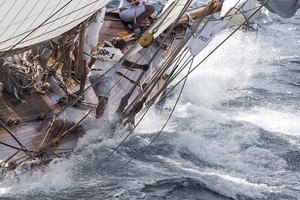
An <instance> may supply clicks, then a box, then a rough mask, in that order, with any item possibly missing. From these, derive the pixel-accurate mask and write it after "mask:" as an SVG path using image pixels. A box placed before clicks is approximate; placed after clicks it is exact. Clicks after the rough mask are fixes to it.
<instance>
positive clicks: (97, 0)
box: [0, 0, 99, 48]
mask: <svg viewBox="0 0 300 200" xmlns="http://www.w3.org/2000/svg"><path fill="white" fill-rule="evenodd" d="M71 1H73V0H71ZM97 2H99V0H95V1H93V2H92V3H90V4H87V5H85V6H83V7H81V8H79V9H77V10H73V11H72V12H70V13H67V14H65V15H63V16H62V17H60V18H56V19H53V20H52V21H47V20H48V19H47V20H46V21H47V23H44V24H43V25H41V26H40V27H43V26H46V25H48V24H50V23H53V22H55V21H57V20H60V19H61V18H64V17H68V16H69V15H70V14H73V13H75V12H77V11H79V10H83V9H84V8H86V7H88V6H91V5H92V4H94V3H97ZM61 9H62V8H61ZM58 12H59V11H56V12H55V13H54V14H53V15H55V14H56V13H58ZM91 13H93V12H91ZM91 13H89V14H88V15H90V14H91ZM53 15H51V17H53ZM88 15H85V16H82V17H80V18H79V19H76V20H73V21H71V22H69V23H68V24H66V25H69V24H71V23H73V22H75V21H78V20H80V19H82V18H85V17H86V16H88ZM66 25H65V26H66ZM40 27H38V28H40ZM62 27H64V26H62ZM38 28H36V29H38ZM59 28H61V27H58V28H56V29H53V30H51V31H49V32H48V33H50V32H53V31H55V30H57V29H59ZM34 31H35V30H34V29H33V30H28V29H27V30H26V31H25V32H23V33H20V34H19V35H16V36H14V37H12V38H10V39H7V40H4V41H1V43H3V42H7V41H9V40H12V39H14V38H17V37H20V36H22V35H24V34H26V33H28V32H34ZM30 34H31V33H30ZM30 34H29V35H30ZM41 35H45V34H41ZM37 37H40V36H36V37H34V38H37ZM34 38H31V39H30V40H32V39H34ZM30 40H25V42H27V41H30ZM1 43H0V44H1ZM12 48H13V47H12Z"/></svg>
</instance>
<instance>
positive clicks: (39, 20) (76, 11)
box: [0, 0, 110, 52]
mask: <svg viewBox="0 0 300 200" xmlns="http://www.w3.org/2000/svg"><path fill="white" fill-rule="evenodd" d="M108 2H110V0H101V1H99V0H98V1H81V0H51V1H50V0H48V2H47V3H45V1H40V0H31V1H23V0H16V1H4V0H2V1H1V2H0V5H1V7H0V19H1V21H0V30H1V31H0V52H5V51H9V50H12V49H19V48H24V47H26V46H30V45H34V44H37V43H40V42H42V41H46V40H49V39H51V38H54V37H56V36H58V35H61V34H62V33H64V32H66V31H68V30H70V29H71V28H73V27H75V26H76V25H78V24H80V23H81V22H82V21H84V20H85V19H87V18H88V17H90V16H91V15H92V14H94V13H95V11H97V10H99V9H100V8H102V7H104V6H105V5H106V4H107V3H108Z"/></svg>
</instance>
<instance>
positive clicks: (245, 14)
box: [220, 0, 269, 27]
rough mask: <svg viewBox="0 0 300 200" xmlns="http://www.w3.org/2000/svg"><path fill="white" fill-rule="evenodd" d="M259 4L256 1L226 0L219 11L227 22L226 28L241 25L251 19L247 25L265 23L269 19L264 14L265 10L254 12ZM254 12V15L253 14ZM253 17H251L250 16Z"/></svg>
mask: <svg viewBox="0 0 300 200" xmlns="http://www.w3.org/2000/svg"><path fill="white" fill-rule="evenodd" d="M259 6H260V3H259V2H258V1H257V0H226V1H224V3H223V5H222V9H221V14H220V15H221V17H222V18H223V19H226V20H228V21H229V22H228V24H227V26H229V27H230V26H234V25H239V24H241V23H243V22H244V21H245V20H246V19H248V18H249V17H251V18H250V19H249V20H248V22H249V23H256V24H260V23H266V22H268V21H269V18H268V16H267V14H266V9H265V8H262V9H260V10H259V11H258V12H256V10H257V8H259ZM254 12H256V13H255V14H254V15H253V13H254ZM252 15H253V16H252Z"/></svg>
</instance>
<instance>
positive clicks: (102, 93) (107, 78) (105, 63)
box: [88, 37, 149, 119]
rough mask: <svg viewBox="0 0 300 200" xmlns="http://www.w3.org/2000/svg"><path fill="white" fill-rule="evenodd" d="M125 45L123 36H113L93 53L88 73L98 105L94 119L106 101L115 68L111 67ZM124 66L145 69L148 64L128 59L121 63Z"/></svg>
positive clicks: (103, 109)
mask: <svg viewBox="0 0 300 200" xmlns="http://www.w3.org/2000/svg"><path fill="white" fill-rule="evenodd" d="M125 46H126V41H125V40H124V39H123V38H119V37H116V38H113V39H112V40H111V41H110V42H108V41H105V42H104V45H103V47H101V48H98V49H97V50H96V51H95V52H94V53H93V55H94V57H93V58H92V60H91V62H90V64H92V66H91V70H90V73H89V74H88V77H89V80H90V82H91V85H92V87H93V90H94V92H95V94H96V96H97V97H98V105H97V108H96V119H98V118H100V117H101V116H102V115H103V113H104V111H105V108H106V105H107V103H108V97H109V95H110V90H111V89H112V83H113V76H114V75H115V70H114V69H113V67H114V66H115V65H116V64H117V63H118V62H119V60H120V59H121V57H122V56H123V53H122V51H123V50H124V48H125ZM122 64H123V65H125V66H126V67H132V68H139V69H142V70H144V71H147V70H148V68H149V65H140V64H136V63H133V62H130V61H124V62H123V63H122Z"/></svg>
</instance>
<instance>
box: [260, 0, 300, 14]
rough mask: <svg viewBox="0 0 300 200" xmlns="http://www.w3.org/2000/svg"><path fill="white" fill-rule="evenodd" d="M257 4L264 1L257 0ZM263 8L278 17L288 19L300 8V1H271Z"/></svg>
mask: <svg viewBox="0 0 300 200" xmlns="http://www.w3.org/2000/svg"><path fill="white" fill-rule="evenodd" d="M259 2H261V3H264V2H265V0H259ZM265 7H266V8H267V9H268V10H270V11H271V12H273V13H276V14H278V15H279V16H280V17H284V18H288V17H292V16H294V15H295V13H296V11H297V10H298V9H299V8H300V0H273V1H270V3H267V5H266V6H265Z"/></svg>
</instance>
